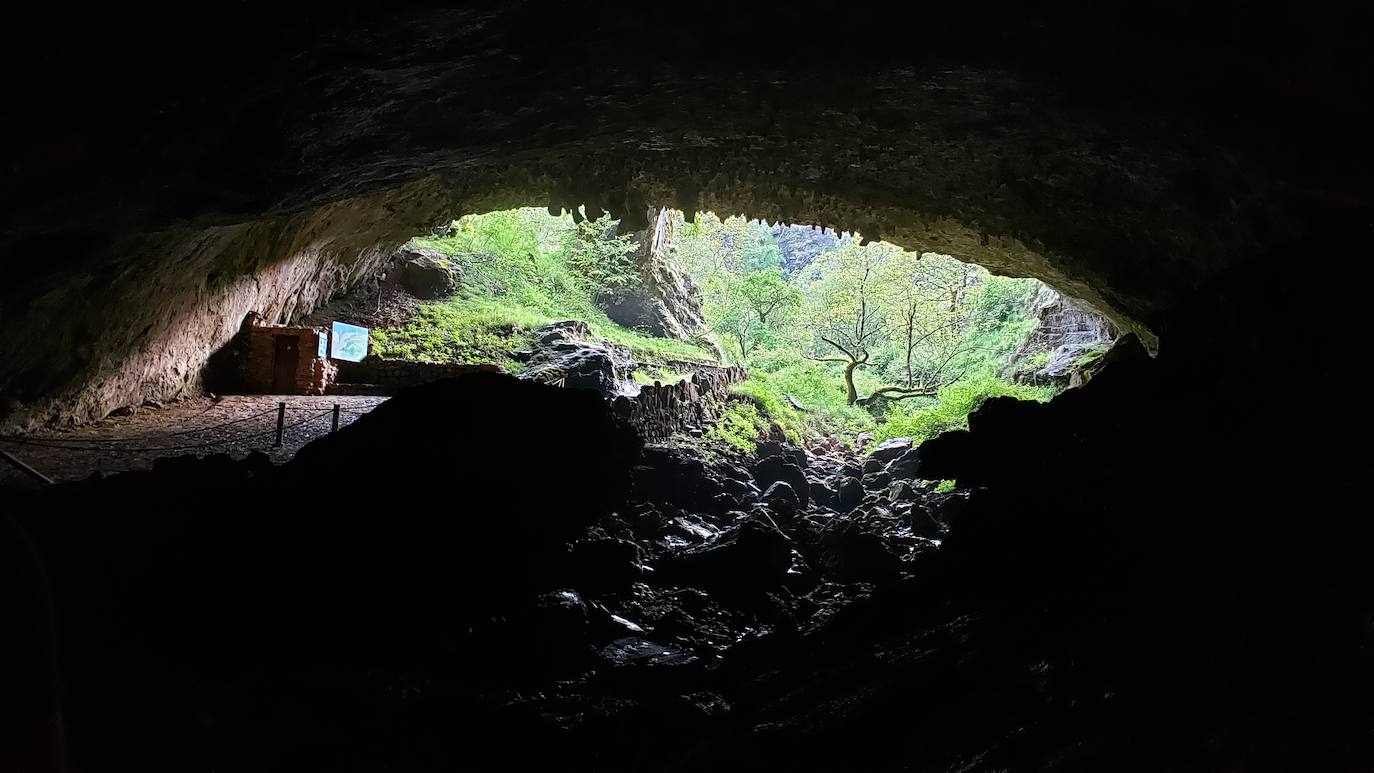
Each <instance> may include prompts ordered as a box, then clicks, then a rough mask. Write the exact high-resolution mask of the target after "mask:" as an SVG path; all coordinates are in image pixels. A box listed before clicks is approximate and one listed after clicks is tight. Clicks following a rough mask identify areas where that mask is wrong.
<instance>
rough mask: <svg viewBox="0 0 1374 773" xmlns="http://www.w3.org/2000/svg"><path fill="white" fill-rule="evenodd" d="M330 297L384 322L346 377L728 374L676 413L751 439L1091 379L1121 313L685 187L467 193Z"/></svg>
mask: <svg viewBox="0 0 1374 773" xmlns="http://www.w3.org/2000/svg"><path fill="white" fill-rule="evenodd" d="M316 316H318V317H319V318H320V319H326V318H327V319H339V320H347V321H349V322H353V323H357V324H360V325H364V326H367V327H370V328H372V330H373V333H372V351H373V356H370V357H369V358H368V360H367V361H365V362H363V363H359V364H357V365H356V366H352V365H350V364H347V363H344V364H341V369H340V373H339V380H340V382H341V383H342V384H343V388H344V389H348V388H349V387H348V386H347V385H348V384H349V383H352V382H359V383H368V384H373V385H376V386H377V387H378V388H380V389H383V390H386V389H394V388H395V387H397V386H401V385H405V384H410V383H416V382H418V381H425V380H432V379H433V378H438V377H442V376H447V375H454V374H457V373H462V372H468V371H471V370H475V369H483V368H485V369H500V370H505V371H507V372H511V373H514V374H516V375H518V376H520V377H521V378H525V379H530V380H536V381H542V382H548V383H553V384H556V385H559V386H572V387H583V388H590V389H595V390H598V391H600V392H601V393H602V394H603V395H605V396H606V397H607V398H608V399H613V400H614V399H616V398H629V399H640V402H641V403H642V402H644V400H645V399H646V398H643V397H640V396H639V393H640V392H641V391H643V390H644V389H645V388H647V387H654V388H656V389H662V388H664V385H673V384H680V383H682V382H684V381H689V380H693V379H694V377H695V381H694V383H695V384H696V388H694V389H693V390H691V391H692V393H693V394H696V393H699V392H701V391H702V388H701V386H702V383H703V379H706V378H707V377H708V376H709V377H710V380H711V383H712V384H715V383H716V382H721V383H723V384H725V386H726V387H728V395H729V397H730V398H732V399H729V400H727V401H726V402H727V405H725V406H720V407H719V410H716V411H714V412H712V413H711V415H710V416H709V417H707V416H706V415H705V414H701V413H700V412H698V413H697V414H695V415H694V416H693V418H691V419H684V420H682V421H681V422H678V423H677V424H675V425H673V426H672V427H670V429H672V430H681V432H682V433H683V434H686V435H688V436H694V437H705V438H706V439H708V440H711V441H717V442H719V443H720V444H723V445H725V446H728V447H734V448H737V449H740V450H745V451H748V450H752V449H753V448H754V447H756V446H757V445H758V444H759V443H760V442H762V441H765V440H768V439H770V438H771V439H774V440H789V441H792V442H796V443H826V444H832V445H833V444H843V445H845V446H852V445H855V444H857V445H859V446H863V445H865V444H871V443H875V442H876V443H880V442H883V441H885V440H888V439H891V438H897V437H909V438H912V439H913V440H915V441H916V442H920V441H921V440H924V439H927V438H929V437H932V436H934V435H936V434H939V433H940V432H943V431H946V430H948V429H953V428H958V427H962V426H965V425H966V417H967V416H968V414H969V413H970V412H971V411H972V410H974V409H975V408H976V407H977V406H978V405H979V404H981V402H982V401H983V400H984V399H986V398H988V397H992V396H1011V397H1017V398H1021V399H1033V400H1047V399H1049V398H1050V397H1051V396H1053V395H1054V394H1055V393H1057V392H1058V391H1060V390H1062V389H1065V388H1069V387H1071V386H1075V385H1077V384H1080V383H1082V382H1083V381H1084V380H1086V379H1088V378H1091V374H1092V372H1093V368H1092V364H1093V362H1095V361H1096V359H1097V358H1098V357H1099V356H1100V355H1101V354H1102V353H1104V352H1105V351H1106V350H1107V348H1108V347H1109V346H1110V345H1111V343H1112V341H1113V340H1114V338H1115V337H1116V336H1117V332H1118V331H1117V330H1116V328H1115V326H1114V325H1113V324H1112V323H1111V322H1109V321H1108V320H1106V319H1105V318H1104V317H1102V316H1101V315H1099V314H1097V313H1096V312H1095V311H1093V310H1092V309H1091V308H1088V307H1086V306H1084V305H1082V304H1080V303H1078V302H1076V301H1074V300H1073V299H1071V298H1068V297H1065V296H1062V295H1061V294H1059V293H1058V292H1056V291H1055V290H1054V289H1052V288H1050V287H1049V286H1047V285H1045V284H1043V283H1041V282H1040V281H1038V280H1035V279H1020V278H1012V277H1005V276H998V275H995V274H993V273H991V272H989V271H988V270H986V269H984V268H982V267H980V266H978V265H976V264H973V263H967V262H962V261H959V260H956V259H955V258H953V257H951V256H949V255H946V254H942V253H940V252H936V251H933V250H910V249H904V248H902V247H899V246H897V245H894V244H890V243H887V242H883V241H878V240H874V241H870V240H868V239H866V238H864V237H863V236H862V234H859V233H853V232H844V231H837V230H835V229H833V228H827V227H818V226H803V225H790V224H782V223H769V222H767V221H763V220H757V219H748V218H746V217H742V216H724V217H722V216H719V215H716V214H715V213H712V212H709V211H703V212H698V213H694V214H693V215H691V216H688V215H687V214H686V213H684V212H683V211H680V210H675V209H669V208H662V209H650V210H648V212H647V216H646V217H645V218H644V221H643V224H642V227H640V228H639V229H638V230H632V229H631V228H630V227H629V226H627V225H626V224H625V223H623V222H622V221H620V220H616V219H613V218H612V217H610V216H607V215H604V214H603V215H601V216H600V217H592V216H589V215H588V213H587V212H586V211H585V210H584V209H582V208H579V209H577V210H574V211H567V210H558V211H557V212H556V213H555V211H554V210H552V209H548V210H546V209H545V208H523V209H511V210H501V211H494V212H488V213H485V214H475V215H465V216H463V217H461V218H459V219H457V220H454V221H452V222H449V223H446V224H444V225H443V226H441V227H439V228H436V229H434V230H433V231H432V232H430V233H427V234H423V235H421V236H417V237H415V238H413V239H411V240H410V241H409V242H408V243H406V244H405V245H404V246H403V247H402V248H401V249H400V250H398V251H397V252H396V254H395V255H394V256H393V259H392V262H391V263H390V264H389V265H388V266H387V267H386V270H385V274H384V275H383V281H381V282H380V284H379V285H378V286H377V287H376V288H374V289H370V290H368V291H367V292H365V293H361V294H358V295H356V296H355V297H353V298H349V299H345V300H344V301H342V302H339V303H335V304H332V305H331V306H329V307H326V308H325V309H323V310H321V311H320V312H319V313H318V314H317V315H316ZM732 369H733V370H732ZM736 371H738V375H737V374H736ZM664 399H667V400H669V401H671V400H676V399H677V397H671V398H664ZM626 410H629V409H626ZM663 431H664V432H667V431H669V430H663ZM647 434H649V435H650V436H652V435H653V434H654V432H649V433H647Z"/></svg>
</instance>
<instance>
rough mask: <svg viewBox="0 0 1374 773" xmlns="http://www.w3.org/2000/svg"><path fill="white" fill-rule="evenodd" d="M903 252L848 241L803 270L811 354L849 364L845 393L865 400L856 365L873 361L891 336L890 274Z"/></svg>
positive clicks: (849, 397) (852, 401)
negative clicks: (887, 283) (857, 384)
mask: <svg viewBox="0 0 1374 773" xmlns="http://www.w3.org/2000/svg"><path fill="white" fill-rule="evenodd" d="M899 252H901V250H900V249H899V248H897V247H894V246H892V245H890V244H885V243H882V242H879V243H877V244H872V245H869V246H867V247H861V246H859V245H858V244H857V243H850V244H846V245H845V246H843V247H841V248H840V249H838V250H835V251H834V252H827V253H824V254H822V255H820V256H818V257H817V258H816V259H815V260H814V261H813V262H812V263H811V265H809V266H807V267H806V270H805V271H804V272H803V281H804V282H806V296H805V297H806V302H807V303H806V314H805V317H806V320H807V325H808V327H809V328H810V330H811V331H812V333H813V334H814V340H813V342H812V354H811V355H810V356H811V359H814V360H816V361H818V362H839V363H843V364H844V386H845V399H846V402H848V404H849V405H854V404H855V403H857V402H859V393H858V390H857V389H856V388H855V386H854V371H856V370H858V369H859V368H861V367H864V366H865V365H867V364H868V362H869V360H870V359H871V358H872V352H873V350H874V349H875V348H877V347H878V346H879V345H880V344H882V343H884V342H885V341H886V340H887V334H888V320H887V317H886V316H885V311H886V309H885V308H884V306H885V304H884V300H885V299H884V290H885V288H884V275H885V273H886V272H887V266H886V264H887V262H888V261H889V260H891V259H892V258H893V256H894V254H896V253H899Z"/></svg>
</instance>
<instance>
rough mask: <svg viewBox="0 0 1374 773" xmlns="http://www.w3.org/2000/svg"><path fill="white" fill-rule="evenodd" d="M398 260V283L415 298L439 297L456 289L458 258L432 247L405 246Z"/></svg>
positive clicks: (460, 278) (460, 275)
mask: <svg viewBox="0 0 1374 773" xmlns="http://www.w3.org/2000/svg"><path fill="white" fill-rule="evenodd" d="M398 255H399V257H400V259H401V260H403V261H405V262H404V263H402V264H401V278H400V282H401V286H402V287H404V288H405V289H406V292H408V293H410V294H411V295H414V296H415V297H417V298H426V299H433V298H442V297H444V296H446V295H452V294H453V293H455V292H457V291H458V287H459V286H460V285H461V284H462V281H463V267H462V266H461V265H459V263H458V261H456V260H454V259H453V258H450V257H449V256H447V255H445V254H443V253H442V252H438V251H435V250H426V249H406V250H403V251H401V252H400V253H398Z"/></svg>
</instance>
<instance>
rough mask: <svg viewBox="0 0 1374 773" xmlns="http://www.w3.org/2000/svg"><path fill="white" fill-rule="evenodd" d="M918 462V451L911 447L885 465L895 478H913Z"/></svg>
mask: <svg viewBox="0 0 1374 773" xmlns="http://www.w3.org/2000/svg"><path fill="white" fill-rule="evenodd" d="M919 463H920V451H919V450H918V449H915V448H912V449H910V450H908V451H907V452H906V453H904V454H902V455H901V456H899V457H897V458H896V459H894V460H893V461H892V463H891V464H889V465H888V466H887V471H888V473H890V474H891V475H892V477H893V479H895V480H913V479H914V478H915V477H916V469H917V467H918V466H919Z"/></svg>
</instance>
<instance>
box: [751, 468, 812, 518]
mask: <svg viewBox="0 0 1374 773" xmlns="http://www.w3.org/2000/svg"><path fill="white" fill-rule="evenodd" d="M754 478H755V480H757V481H758V484H759V485H760V486H764V487H765V488H766V487H768V486H771V485H773V484H774V483H777V482H778V481H786V482H787V484H788V485H790V486H791V487H792V490H793V491H795V492H796V494H797V499H798V501H800V502H801V506H802V507H803V508H805V507H807V506H808V505H810V504H811V485H810V483H808V482H807V480H806V473H805V472H803V471H802V468H801V467H800V466H798V465H797V463H796V462H795V461H794V460H792V459H790V458H788V457H786V456H782V455H774V456H769V457H765V458H764V459H761V460H759V462H758V463H757V464H755V465H754Z"/></svg>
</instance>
